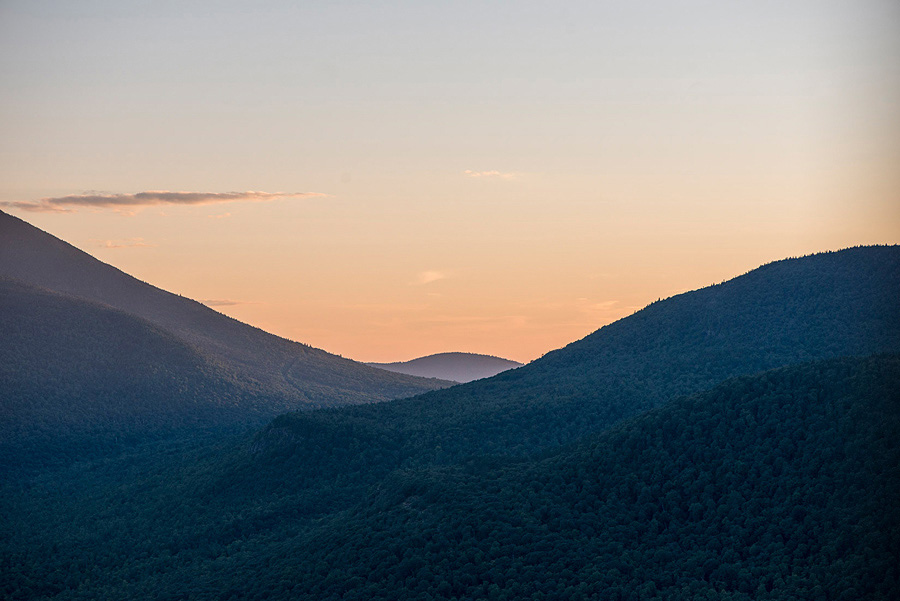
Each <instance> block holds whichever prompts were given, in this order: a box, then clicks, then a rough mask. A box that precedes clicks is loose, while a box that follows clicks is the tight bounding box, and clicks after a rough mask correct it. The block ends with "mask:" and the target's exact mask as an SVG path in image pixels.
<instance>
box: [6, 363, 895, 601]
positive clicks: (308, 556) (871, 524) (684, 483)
mask: <svg viewBox="0 0 900 601" xmlns="http://www.w3.org/2000/svg"><path fill="white" fill-rule="evenodd" d="M357 434H361V433H357ZM369 436H371V437H372V438H373V439H376V438H378V436H379V432H378V430H377V429H373V430H372V431H370V432H369ZM157 451H158V449H157ZM245 452H247V453H260V452H261V451H260V449H254V448H252V446H251V447H247V448H246V449H245ZM165 454H166V453H162V455H165ZM226 454H227V453H226ZM222 455H223V447H222V446H218V447H217V446H216V445H211V446H208V447H206V448H205V450H198V451H195V452H193V454H191V453H188V454H178V453H175V454H174V455H173V454H171V451H170V452H169V456H168V459H166V460H163V459H161V458H160V457H161V454H159V453H155V454H153V456H150V455H147V456H144V457H134V458H131V459H129V460H128V461H125V460H124V459H122V458H120V459H119V460H117V462H116V463H115V464H103V463H98V464H96V465H94V467H93V468H92V469H90V470H82V471H80V472H78V478H73V479H71V480H65V479H62V478H63V475H64V474H70V475H71V474H73V473H74V472H71V471H67V472H63V473H57V474H53V475H48V476H46V477H43V478H37V479H34V480H32V481H31V482H29V483H28V484H27V486H28V487H29V489H28V490H29V496H28V497H27V501H26V500H25V499H26V497H25V496H24V495H22V494H21V489H17V488H16V486H19V487H22V486H25V484H19V485H8V486H6V487H5V488H4V489H2V490H3V496H2V497H0V502H2V508H3V509H4V513H3V515H4V516H6V517H5V518H4V519H5V522H0V523H2V524H3V528H4V531H7V532H8V529H9V528H15V527H16V525H17V524H19V525H21V524H23V523H27V524H29V526H30V528H29V529H28V530H27V531H24V530H23V531H22V535H21V536H18V537H7V536H4V537H0V540H2V541H4V542H3V546H2V548H0V561H2V564H0V565H2V568H3V569H2V570H0V574H3V577H2V580H0V587H2V588H0V594H2V595H3V596H4V597H5V598H10V599H27V598H47V599H121V598H147V597H153V598H157V599H176V598H178V599H232V598H233V599H316V600H331V599H333V600H337V599H392V600H393V599H398V600H400V599H458V600H468V599H521V598H534V599H595V598H604V599H605V598H609V599H625V600H632V599H634V600H640V599H706V598H710V599H713V598H714V599H733V600H741V601H744V600H749V599H779V600H781V599H796V600H801V599H802V600H806V599H891V598H895V597H894V594H895V592H896V590H898V589H897V586H898V584H900V572H898V565H900V562H898V561H897V560H898V558H900V547H898V541H900V522H898V512H897V510H896V508H895V507H894V505H895V503H894V502H893V500H895V499H897V498H900V497H898V495H900V357H897V356H882V357H875V358H866V359H837V360H829V361H823V362H818V363H813V364H805V365H800V366H795V367H790V368H783V369H779V370H775V371H770V372H766V373H763V374H760V375H757V376H752V377H743V378H738V379H735V380H731V381H728V382H725V383H724V384H722V385H720V386H718V387H716V388H715V389H713V390H711V391H709V392H706V393H703V394H700V395H695V396H691V397H685V398H681V399H678V400H676V401H674V402H672V403H669V404H667V405H665V406H664V407H661V408H659V409H656V410H653V411H650V412H647V413H645V414H643V415H641V416H638V417H635V418H633V419H630V420H628V421H625V422H623V423H621V424H620V425H619V426H617V427H616V428H613V429H612V430H610V431H607V432H605V433H603V434H600V435H596V436H593V437H590V438H587V439H585V440H583V441H581V442H580V443H578V444H577V445H574V446H572V447H568V448H565V449H561V450H560V451H558V452H557V453H555V454H553V455H550V456H547V457H545V458H544V459H539V460H531V461H521V460H519V461H510V460H500V459H497V458H494V459H491V458H488V457H483V458H473V459H472V460H469V461H466V462H463V463H461V464H459V465H457V466H443V467H435V466H431V467H428V466H419V467H416V466H412V465H410V466H408V467H407V468H406V469H398V470H393V471H392V472H391V473H389V474H387V475H386V477H381V478H379V479H378V482H376V483H375V484H374V485H372V486H369V487H368V492H367V493H365V495H364V497H363V498H362V499H361V500H360V502H358V503H356V504H354V505H352V506H350V507H348V508H346V509H343V510H341V509H339V508H332V509H328V508H327V507H318V508H316V509H315V510H311V508H310V506H309V505H305V504H304V499H306V498H307V497H308V496H309V494H310V491H309V489H308V488H307V487H310V486H314V487H315V488H316V489H317V490H325V489H327V488H329V487H336V488H340V487H342V486H346V485H347V482H346V480H348V479H349V478H351V477H353V476H351V475H350V474H347V475H344V476H340V475H339V476H337V477H333V476H325V477H322V478H321V479H320V480H319V481H318V482H312V481H311V480H307V479H303V478H297V477H295V474H293V473H291V472H285V473H282V474H281V475H280V480H281V484H280V486H277V487H272V486H269V487H265V486H264V487H262V489H258V488H257V487H255V486H254V485H253V483H250V482H244V483H241V484H240V485H241V486H246V487H247V488H246V490H234V487H235V486H238V484H236V483H231V484H229V483H226V482H223V481H222V480H221V477H220V476H221V463H222V461H223V459H222ZM224 461H227V460H224ZM373 467H376V468H377V466H373ZM123 472H126V474H124V475H123ZM137 474H140V475H141V477H140V478H136V477H135V476H136V475H137ZM129 475H130V477H128V476H129ZM260 477H261V478H263V477H265V478H269V477H272V474H264V475H263V474H261V475H260ZM63 495H64V496H65V498H66V499H67V502H66V503H60V498H61V496H63ZM10 522H12V524H10ZM101 541H102V542H101Z"/></svg>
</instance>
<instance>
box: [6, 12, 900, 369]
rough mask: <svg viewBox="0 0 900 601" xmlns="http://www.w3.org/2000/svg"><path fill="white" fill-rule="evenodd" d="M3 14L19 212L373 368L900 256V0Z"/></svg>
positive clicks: (105, 255) (554, 333) (570, 337)
mask: <svg viewBox="0 0 900 601" xmlns="http://www.w3.org/2000/svg"><path fill="white" fill-rule="evenodd" d="M215 7H216V8H215V9H213V8H212V5H211V4H210V3H200V2H184V3H147V2H111V1H106V0H97V1H95V2H87V3H80V4H77V5H76V4H72V3H63V2H54V1H36V2H19V1H13V2H6V3H4V4H3V5H2V6H0V81H2V82H3V89H4V94H3V97H2V99H0V127H2V142H0V209H2V210H4V211H7V212H9V213H11V214H14V215H16V216H17V217H20V218H22V219H24V220H26V221H28V222H29V223H32V224H33V225H35V226H37V227H39V228H41V229H43V230H45V231H48V232H49V233H51V234H53V235H55V236H57V237H59V238H62V239H63V240H66V241H67V242H69V243H71V244H74V245H75V246H77V247H79V248H81V249H82V250H84V251H86V252H88V253H89V254H91V255H93V256H95V257H97V258H99V259H100V260H102V261H105V262H108V263H110V264H112V265H114V266H116V267H118V268H120V269H122V270H123V271H125V272H127V273H129V274H131V275H134V276H135V277H137V278H139V279H142V280H144V281H147V282H149V283H151V284H154V285H156V286H159V287H160V288H163V289H166V290H169V291H171V292H174V293H177V294H181V295H184V296H187V297H190V298H194V299H197V300H200V301H201V302H204V303H206V304H207V305H208V306H210V307H212V308H214V309H215V310H217V311H220V312H223V313H226V314H227V315H230V316H233V317H235V318H237V319H239V320H241V321H245V322H247V323H250V324H252V325H255V326H258V327H261V328H263V329H265V330H267V331H270V332H272V333H275V334H278V335H281V336H284V337H287V338H290V339H293V340H297V341H300V342H304V343H307V344H310V345H312V346H315V347H319V348H323V349H325V350H327V351H329V352H332V353H336V354H341V355H343V356H345V357H349V358H352V359H356V360H360V361H380V362H389V361H400V360H407V359H411V358H414V357H418V356H422V355H427V354H433V353H438V352H447V351H466V352H475V353H484V354H492V355H498V356H502V357H506V358H509V359H513V360H517V361H522V362H526V361H529V360H532V359H534V358H536V357H539V356H541V355H542V354H544V353H546V352H549V351H551V350H553V349H555V348H559V347H561V346H564V345H565V344H568V343H569V342H572V341H574V340H577V339H579V338H581V337H583V336H585V335H587V334H589V333H590V332H592V331H594V330H596V329H597V328H599V327H601V326H603V325H605V324H608V323H610V322H612V321H614V320H616V319H619V318H621V317H625V316H627V315H629V314H631V313H633V312H634V311H636V310H638V309H640V308H642V307H644V306H646V305H647V304H648V303H650V302H653V301H655V300H657V299H658V298H665V297H668V296H671V295H674V294H678V293H680V292H684V291H687V290H691V289H696V288H699V287H703V286H707V285H710V284H715V283H718V282H721V281H723V280H726V279H730V278H732V277H735V276H737V275H739V274H741V273H744V272H746V271H748V270H750V269H753V268H755V267H757V266H759V265H760V264H764V263H767V262H770V261H773V260H778V259H782V258H785V257H789V256H799V255H804V254H810V253H815V252H821V251H825V250H836V249H839V248H844V247H848V246H854V245H862V244H895V243H900V170H898V169H897V166H898V165H900V135H898V134H900V116H898V114H897V107H898V106H900V36H897V35H896V34H897V32H898V31H900V29H898V25H900V6H897V3H895V2H889V1H887V0H864V1H862V2H849V1H848V2H811V1H809V2H796V3H790V5H789V6H785V5H782V4H771V3H753V4H749V3H746V4H745V3H705V2H699V1H694V2H686V3H680V4H679V5H678V6H677V7H676V6H674V4H670V3H666V4H660V5H658V6H655V7H654V9H653V10H652V11H651V10H649V8H648V7H647V5H642V6H638V5H633V3H593V2H591V3H580V2H579V3H572V4H569V5H566V6H564V7H560V6H557V5H554V4H552V3H542V2H539V3H529V4H527V5H524V4H523V5H507V4H500V3H454V4H452V5H437V4H432V3H424V4H422V3H409V4H408V3H400V2H391V3H387V4H383V5H380V6H377V7H375V6H370V5H368V4H366V3H318V2H316V3H308V4H304V5H303V6H297V5H295V4H294V3H287V2H285V3H281V2H273V3H266V4H265V5H264V6H260V7H255V6H247V5H244V4H243V3H236V2H223V3H217V4H216V5H215Z"/></svg>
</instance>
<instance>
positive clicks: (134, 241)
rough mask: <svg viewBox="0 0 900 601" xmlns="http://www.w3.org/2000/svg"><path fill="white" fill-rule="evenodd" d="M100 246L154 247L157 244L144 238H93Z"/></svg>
mask: <svg viewBox="0 0 900 601" xmlns="http://www.w3.org/2000/svg"><path fill="white" fill-rule="evenodd" d="M93 242H95V243H96V244H97V246H99V247H100V248H135V247H147V248H153V247H155V246H156V244H150V243H149V242H145V241H144V239H143V238H126V239H124V240H93Z"/></svg>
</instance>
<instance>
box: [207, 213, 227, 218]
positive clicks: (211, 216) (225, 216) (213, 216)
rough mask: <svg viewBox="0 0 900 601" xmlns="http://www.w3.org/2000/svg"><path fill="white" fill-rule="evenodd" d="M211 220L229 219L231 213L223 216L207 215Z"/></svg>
mask: <svg viewBox="0 0 900 601" xmlns="http://www.w3.org/2000/svg"><path fill="white" fill-rule="evenodd" d="M207 217H209V218H210V219H228V218H229V217H231V213H222V214H221V215H207Z"/></svg>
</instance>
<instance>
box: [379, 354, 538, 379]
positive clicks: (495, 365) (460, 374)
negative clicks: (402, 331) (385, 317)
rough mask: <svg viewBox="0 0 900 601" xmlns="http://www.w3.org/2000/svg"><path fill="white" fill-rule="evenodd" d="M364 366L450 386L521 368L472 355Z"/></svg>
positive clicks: (518, 364)
mask: <svg viewBox="0 0 900 601" xmlns="http://www.w3.org/2000/svg"><path fill="white" fill-rule="evenodd" d="M368 365H371V366H372V367H378V368H380V369H386V370H388V371H393V372H397V373H401V374H409V375H411V376H420V377H422V378H438V379H439V380H451V381H453V382H471V381H472V380H480V379H482V378H490V377H491V376H496V375H497V374H499V373H501V372H504V371H506V370H508V369H513V368H514V367H522V364H521V363H518V362H516V361H510V360H509V359H502V358H500V357H494V356H492V355H479V354H476V353H438V354H436V355H428V356H427V357H419V358H418V359H411V360H409V361H396V362H394V363H369V364H368Z"/></svg>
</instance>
